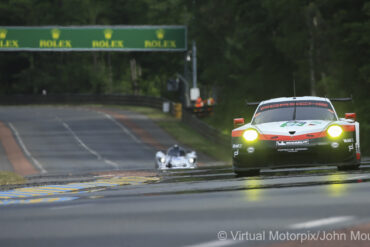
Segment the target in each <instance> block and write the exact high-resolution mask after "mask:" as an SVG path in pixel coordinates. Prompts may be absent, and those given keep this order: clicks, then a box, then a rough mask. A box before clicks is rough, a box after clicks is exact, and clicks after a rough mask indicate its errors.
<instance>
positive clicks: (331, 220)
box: [289, 216, 355, 229]
mask: <svg viewBox="0 0 370 247" xmlns="http://www.w3.org/2000/svg"><path fill="white" fill-rule="evenodd" d="M354 218H355V217H353V216H338V217H330V218H324V219H319V220H312V221H307V222H303V223H298V224H293V225H290V226H289V228H290V229H307V228H314V227H319V226H326V225H332V224H336V223H340V222H344V221H350V220H353V219H354Z"/></svg>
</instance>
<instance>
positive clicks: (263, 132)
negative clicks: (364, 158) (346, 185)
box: [232, 96, 361, 175]
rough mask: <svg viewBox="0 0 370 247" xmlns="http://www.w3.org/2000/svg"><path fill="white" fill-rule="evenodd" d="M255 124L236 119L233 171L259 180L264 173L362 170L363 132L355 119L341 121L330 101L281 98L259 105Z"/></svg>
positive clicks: (317, 98) (254, 119)
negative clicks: (316, 168)
mask: <svg viewBox="0 0 370 247" xmlns="http://www.w3.org/2000/svg"><path fill="white" fill-rule="evenodd" d="M257 104H258V106H257V109H256V111H255V113H254V115H253V118H252V121H251V122H250V123H247V124H244V119H243V118H236V119H234V129H233V130H232V155H233V157H232V158H233V169H234V172H235V173H236V174H238V175H257V174H258V173H259V170H260V169H261V168H288V167H304V166H323V165H325V166H326V165H330V166H337V167H338V169H339V170H346V169H357V168H358V167H359V165H360V160H361V153H360V128H359V127H360V126H359V123H358V122H356V114H355V113H346V114H345V118H338V116H337V113H336V112H335V109H334V107H333V105H332V103H331V101H330V100H329V99H328V98H322V97H313V96H304V97H284V98H275V99H270V100H266V101H262V102H260V103H257Z"/></svg>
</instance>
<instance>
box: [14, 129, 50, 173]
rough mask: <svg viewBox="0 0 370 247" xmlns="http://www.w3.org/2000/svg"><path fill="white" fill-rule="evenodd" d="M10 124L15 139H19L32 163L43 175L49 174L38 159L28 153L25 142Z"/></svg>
mask: <svg viewBox="0 0 370 247" xmlns="http://www.w3.org/2000/svg"><path fill="white" fill-rule="evenodd" d="M8 124H9V127H10V128H11V129H12V131H13V133H14V135H15V138H16V139H17V141H18V143H19V145H21V148H22V149H23V152H24V153H25V154H26V155H27V156H28V158H29V159H31V161H32V163H33V164H35V166H36V167H37V168H38V169H39V170H40V172H41V173H47V171H46V170H45V168H44V167H43V165H42V164H41V163H40V162H39V161H38V160H37V159H35V158H34V157H33V156H32V154H31V153H30V151H28V149H27V147H26V145H24V142H23V140H22V138H21V136H20V135H19V133H18V131H17V129H16V128H15V127H14V126H13V124H12V123H8Z"/></svg>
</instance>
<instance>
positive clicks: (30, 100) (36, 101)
mask: <svg viewBox="0 0 370 247" xmlns="http://www.w3.org/2000/svg"><path fill="white" fill-rule="evenodd" d="M166 101H167V102H168V100H166V99H163V98H159V97H151V96H139V95H123V94H103V95H94V94H58V95H52V94H48V95H12V96H0V105H52V104H66V105H67V104H76V105H79V104H102V105H130V106H147V107H153V108H157V109H162V106H163V102H166ZM170 106H171V108H173V102H171V104H170ZM171 110H172V109H171ZM182 121H183V122H184V123H186V124H187V125H189V126H190V127H192V128H193V129H194V130H195V131H197V132H198V133H199V134H200V135H202V136H204V137H205V138H207V139H209V140H211V141H212V142H215V143H218V144H221V145H224V146H225V147H230V139H229V138H227V137H225V136H222V135H221V134H220V133H219V131H218V130H216V129H215V128H212V127H211V126H209V125H208V124H206V123H204V122H203V121H201V120H199V119H198V118H197V117H195V116H194V115H193V114H192V112H191V111H187V110H186V109H184V110H183V114H182Z"/></svg>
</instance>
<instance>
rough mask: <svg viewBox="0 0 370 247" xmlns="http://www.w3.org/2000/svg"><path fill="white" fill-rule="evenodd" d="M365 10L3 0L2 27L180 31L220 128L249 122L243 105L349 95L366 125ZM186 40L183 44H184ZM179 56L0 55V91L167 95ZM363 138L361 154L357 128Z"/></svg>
mask: <svg viewBox="0 0 370 247" xmlns="http://www.w3.org/2000/svg"><path fill="white" fill-rule="evenodd" d="M369 17H370V3H369V2H368V1H366V0H353V1H348V0H311V1H303V0H234V1H227V0H218V1H210V0H208V1H196V0H192V1H187V0H161V1H159V0H139V1H138V0H115V1H113V0H107V1H98V0H70V1H63V0H49V1H38V0H4V1H1V3H0V25H26V26H31V25H97V24H98V25H147V24H149V25H161V24H167V25H175V24H180V25H187V26H188V30H189V38H188V40H189V41H191V40H195V41H196V42H197V47H198V65H199V66H198V78H199V84H200V87H201V90H202V94H203V95H202V96H204V97H207V96H208V95H210V94H211V93H212V94H214V95H216V96H217V98H216V100H217V103H218V107H217V110H216V114H215V115H214V116H213V117H212V118H213V121H211V122H215V123H217V124H216V125H218V126H219V127H220V128H222V129H225V130H226V129H227V130H230V129H231V127H232V126H231V124H232V121H231V119H232V118H233V117H236V116H247V117H250V115H251V114H252V113H251V112H252V111H251V110H250V109H247V108H246V107H244V100H245V99H248V100H249V101H258V100H262V99H267V98H271V97H280V96H291V95H293V86H292V85H293V81H295V82H296V86H297V90H296V91H297V95H310V94H312V93H315V94H317V95H319V96H329V97H342V96H349V95H353V98H354V104H353V105H350V106H351V107H350V108H349V109H348V110H349V111H356V112H357V113H358V116H359V117H358V118H359V121H360V122H361V124H362V125H363V126H369V125H370V112H369V111H368V110H367V109H368V105H369V104H370V98H369V97H368V96H369V92H370V60H369V59H368V57H369V55H370V54H369V53H370V18H369ZM189 43H191V42H189ZM183 58H184V56H183V54H181V53H138V52H131V53H102V52H95V53H61V54H60V53H42V54H41V53H21V52H20V53H11V54H10V53H1V54H0V94H14V93H40V92H41V91H42V89H44V88H46V89H47V90H48V92H53V93H61V92H63V93H81V92H83V93H132V92H133V88H132V85H131V77H130V60H131V59H135V60H136V62H137V64H138V65H139V66H140V67H141V68H142V76H141V77H140V79H139V86H140V92H139V93H141V94H147V95H157V96H166V97H168V96H169V94H168V93H167V92H166V91H165V89H166V87H165V85H166V84H165V83H166V80H167V79H169V78H170V77H172V76H173V75H174V74H175V73H176V72H180V73H181V72H182V70H183V68H184V64H183ZM363 130H364V131H363V132H362V140H363V142H364V143H365V144H366V145H365V148H366V150H367V149H369V148H368V147H369V145H370V144H369V141H367V140H366V138H365V137H368V136H369V135H370V131H369V128H368V127H364V128H363Z"/></svg>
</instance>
